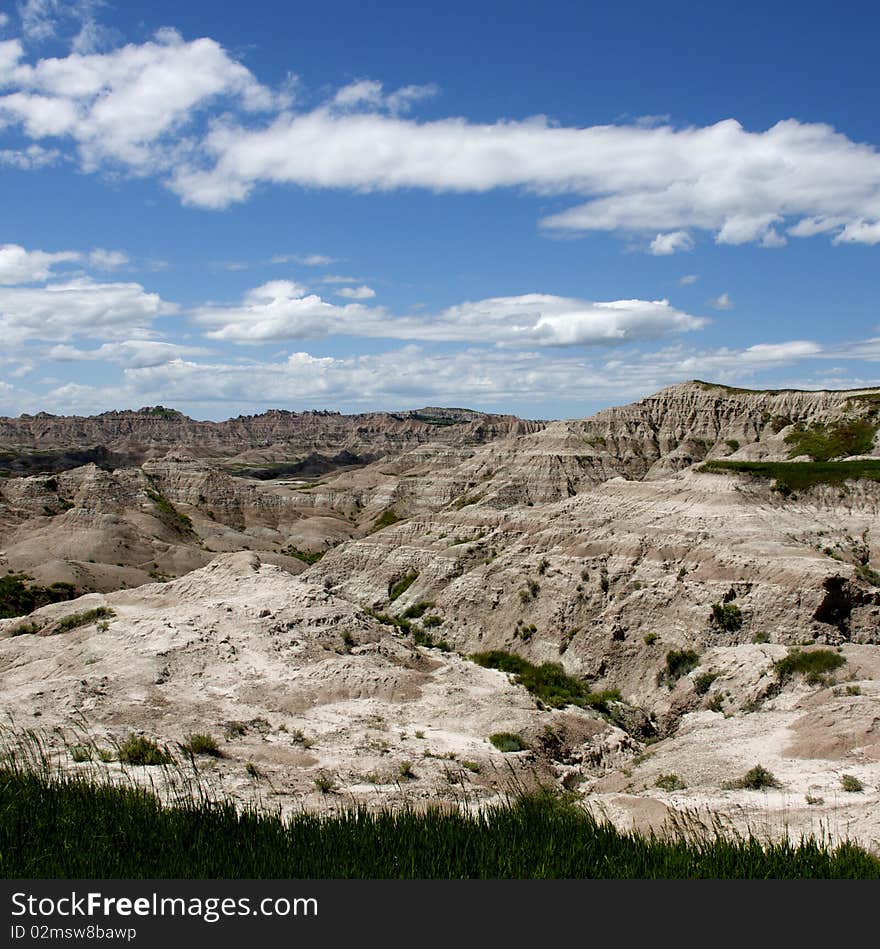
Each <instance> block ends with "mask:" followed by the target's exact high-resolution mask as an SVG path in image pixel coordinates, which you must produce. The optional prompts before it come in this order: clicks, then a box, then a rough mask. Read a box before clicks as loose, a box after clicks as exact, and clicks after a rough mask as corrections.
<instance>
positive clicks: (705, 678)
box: [694, 672, 719, 695]
mask: <svg viewBox="0 0 880 949" xmlns="http://www.w3.org/2000/svg"><path fill="white" fill-rule="evenodd" d="M718 675H719V673H717V672H703V673H701V674H700V675H698V676H694V691H695V692H696V693H697V695H705V694H706V693H707V692H708V691H709V688H710V687H711V685H712V683H713V682H714V681H715V680H716V679H717V678H718Z"/></svg>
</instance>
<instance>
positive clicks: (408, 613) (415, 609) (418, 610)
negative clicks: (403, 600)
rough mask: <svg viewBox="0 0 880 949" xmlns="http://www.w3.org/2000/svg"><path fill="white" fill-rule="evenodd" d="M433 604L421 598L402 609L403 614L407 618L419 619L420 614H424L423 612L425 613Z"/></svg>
mask: <svg viewBox="0 0 880 949" xmlns="http://www.w3.org/2000/svg"><path fill="white" fill-rule="evenodd" d="M433 605H434V604H433V603H431V602H430V601H429V600H421V601H420V602H418V603H413V605H412V606H408V607H407V608H406V609H405V610H404V611H403V615H404V616H405V617H406V618H407V619H421V618H422V616H424V614H425V613H427V611H428V610H429V609H431V607H432V606H433Z"/></svg>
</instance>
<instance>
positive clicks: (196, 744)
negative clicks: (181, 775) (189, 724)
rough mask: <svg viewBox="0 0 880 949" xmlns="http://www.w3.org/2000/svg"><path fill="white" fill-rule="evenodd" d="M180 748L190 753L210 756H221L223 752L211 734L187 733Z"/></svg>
mask: <svg viewBox="0 0 880 949" xmlns="http://www.w3.org/2000/svg"><path fill="white" fill-rule="evenodd" d="M181 748H183V750H184V751H186V752H188V753H189V754H191V755H210V756H211V757H212V758H222V757H223V752H222V751H221V750H220V748H219V746H218V745H217V742H216V741H215V740H214V738H213V736H211V735H205V734H198V733H196V734H192V735H187V736H186V739H185V740H184V742H183V744H182V745H181Z"/></svg>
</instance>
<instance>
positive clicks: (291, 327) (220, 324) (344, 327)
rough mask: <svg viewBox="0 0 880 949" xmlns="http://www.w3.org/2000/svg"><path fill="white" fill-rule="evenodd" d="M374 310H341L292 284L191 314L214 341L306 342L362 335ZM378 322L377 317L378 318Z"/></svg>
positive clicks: (276, 283) (353, 306)
mask: <svg viewBox="0 0 880 949" xmlns="http://www.w3.org/2000/svg"><path fill="white" fill-rule="evenodd" d="M369 317H370V311H368V310H367V309H366V308H365V307H363V306H361V305H360V304H357V303H350V304H347V305H345V306H336V305H334V304H332V303H328V302H326V301H325V300H323V299H321V297H319V296H317V295H315V294H310V293H309V292H308V290H307V288H306V287H304V286H302V285H300V284H297V283H294V282H293V281H291V280H271V281H269V282H268V283H265V284H263V285H262V286H260V287H256V288H255V289H253V290H249V291H248V293H247V294H246V295H245V297H244V299H243V301H242V303H241V304H240V305H237V306H225V307H223V306H205V307H199V308H197V309H196V310H194V311H193V313H192V319H193V321H194V322H195V323H196V324H197V325H199V326H202V327H205V329H206V332H205V335H206V336H207V337H208V338H209V339H217V340H230V341H234V342H239V343H258V342H265V341H268V340H284V339H307V338H315V337H319V336H326V335H328V334H330V333H342V334H352V335H361V332H359V330H362V328H363V322H364V320H365V319H366V318H369ZM373 318H374V319H375V318H376V316H374V317H373Z"/></svg>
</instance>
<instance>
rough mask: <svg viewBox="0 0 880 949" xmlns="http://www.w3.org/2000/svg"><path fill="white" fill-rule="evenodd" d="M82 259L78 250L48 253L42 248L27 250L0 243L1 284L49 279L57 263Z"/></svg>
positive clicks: (16, 245) (14, 245)
mask: <svg viewBox="0 0 880 949" xmlns="http://www.w3.org/2000/svg"><path fill="white" fill-rule="evenodd" d="M80 259H81V255H80V254H78V253H77V252H76V251H70V250H64V251H60V252H58V253H53V254H47V253H46V252H45V251H42V250H30V251H29V250H25V248H24V247H21V246H19V245H18V244H0V284H17V283H34V282H37V281H41V280H48V279H49V277H50V276H52V269H53V266H54V265H55V264H58V263H70V262H72V261H77V260H80Z"/></svg>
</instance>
